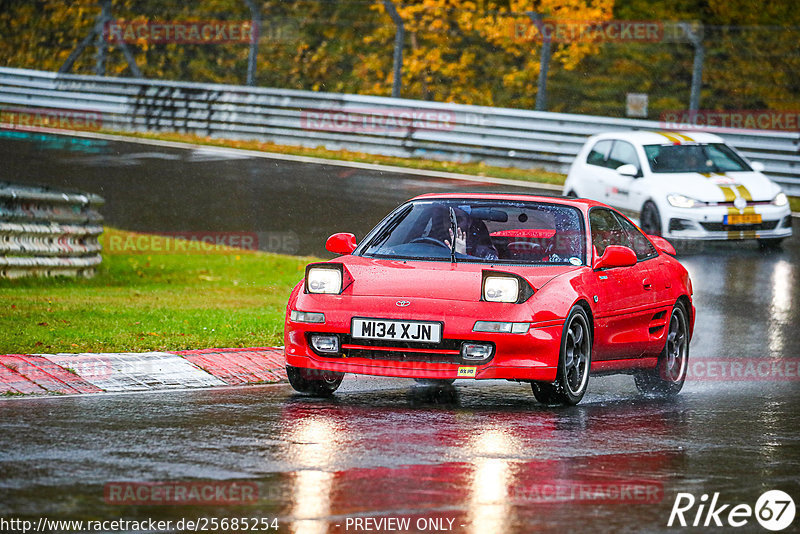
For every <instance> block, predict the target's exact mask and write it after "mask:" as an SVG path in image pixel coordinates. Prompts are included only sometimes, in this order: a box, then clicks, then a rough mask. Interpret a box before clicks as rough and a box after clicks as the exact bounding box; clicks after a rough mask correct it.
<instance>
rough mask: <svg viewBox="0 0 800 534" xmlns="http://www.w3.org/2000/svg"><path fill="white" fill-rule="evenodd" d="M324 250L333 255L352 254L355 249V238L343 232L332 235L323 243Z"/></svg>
mask: <svg viewBox="0 0 800 534" xmlns="http://www.w3.org/2000/svg"><path fill="white" fill-rule="evenodd" d="M325 249H326V250H327V251H328V252H333V253H334V254H342V255H347V254H352V253H353V251H354V250H355V249H356V236H354V235H353V234H346V233H343V232H342V233H338V234H333V235H332V236H330V237H329V238H328V240H327V241H326V242H325Z"/></svg>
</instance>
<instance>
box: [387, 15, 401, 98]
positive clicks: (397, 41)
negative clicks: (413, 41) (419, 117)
mask: <svg viewBox="0 0 800 534" xmlns="http://www.w3.org/2000/svg"><path fill="white" fill-rule="evenodd" d="M383 5H384V6H385V7H386V12H387V13H389V16H390V17H391V18H392V22H394V25H395V27H396V30H395V34H394V58H393V68H392V70H393V72H394V74H393V79H392V98H400V88H401V84H402V82H403V79H402V77H403V41H405V36H406V28H405V26H404V25H403V18H402V17H401V16H400V14H399V13H398V12H397V9H395V7H394V4H393V3H392V0H383Z"/></svg>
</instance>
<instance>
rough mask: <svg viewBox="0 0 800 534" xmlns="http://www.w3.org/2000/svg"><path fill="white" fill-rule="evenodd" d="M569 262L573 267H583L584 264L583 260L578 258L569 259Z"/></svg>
mask: <svg viewBox="0 0 800 534" xmlns="http://www.w3.org/2000/svg"><path fill="white" fill-rule="evenodd" d="M569 262H570V263H571V264H572V265H583V262H582V261H581V259H580V258H576V257H575V256H573V257H571V258H570V259H569Z"/></svg>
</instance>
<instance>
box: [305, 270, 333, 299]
mask: <svg viewBox="0 0 800 534" xmlns="http://www.w3.org/2000/svg"><path fill="white" fill-rule="evenodd" d="M306 288H307V289H308V292H309V293H327V294H334V295H338V294H339V293H341V292H342V270H341V269H339V268H335V267H311V268H309V269H308V273H306Z"/></svg>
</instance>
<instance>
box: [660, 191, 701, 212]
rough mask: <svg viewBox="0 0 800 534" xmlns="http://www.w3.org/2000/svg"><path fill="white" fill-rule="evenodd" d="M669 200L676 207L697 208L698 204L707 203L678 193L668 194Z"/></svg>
mask: <svg viewBox="0 0 800 534" xmlns="http://www.w3.org/2000/svg"><path fill="white" fill-rule="evenodd" d="M667 202H669V203H670V205H671V206H674V207H676V208H696V207H698V206H705V205H706V203H705V202H701V201H699V200H695V199H693V198H691V197H687V196H686V195H678V194H677V193H673V194H671V195H667Z"/></svg>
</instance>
